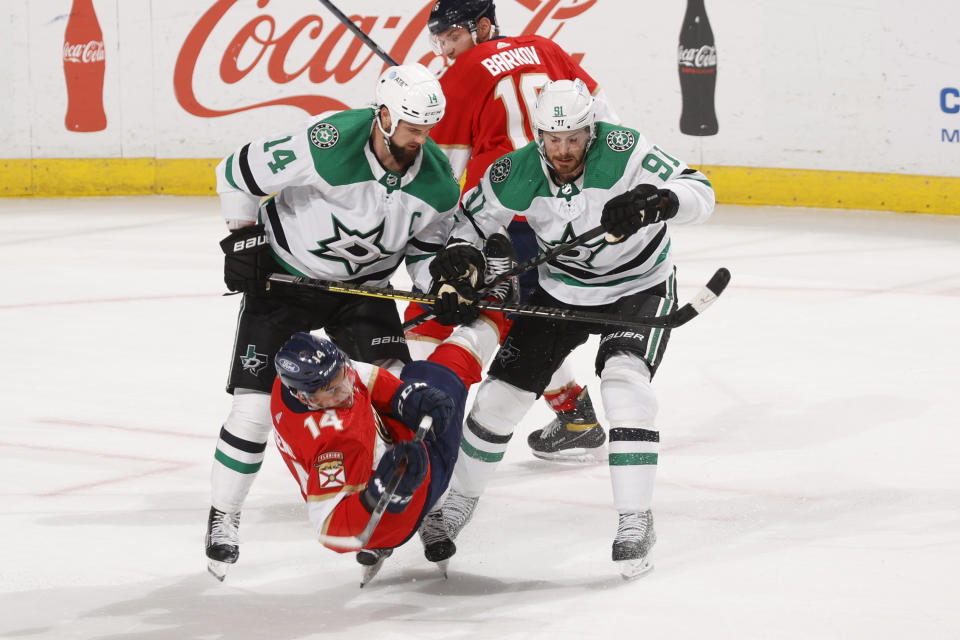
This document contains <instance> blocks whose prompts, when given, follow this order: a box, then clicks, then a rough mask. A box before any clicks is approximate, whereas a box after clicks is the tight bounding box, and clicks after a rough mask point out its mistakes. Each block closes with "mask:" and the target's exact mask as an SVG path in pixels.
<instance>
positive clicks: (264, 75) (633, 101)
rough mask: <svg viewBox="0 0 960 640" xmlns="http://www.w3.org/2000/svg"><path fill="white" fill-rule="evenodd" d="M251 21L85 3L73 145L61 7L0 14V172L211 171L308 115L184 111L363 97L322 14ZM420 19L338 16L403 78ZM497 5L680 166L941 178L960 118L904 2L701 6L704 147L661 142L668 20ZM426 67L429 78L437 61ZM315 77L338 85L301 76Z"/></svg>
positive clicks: (366, 80)
mask: <svg viewBox="0 0 960 640" xmlns="http://www.w3.org/2000/svg"><path fill="white" fill-rule="evenodd" d="M260 4H262V5H264V6H262V7H260V6H258V3H257V2H254V0H219V1H216V2H215V1H213V0H204V1H202V2H195V1H193V0H162V1H161V0H94V6H95V9H96V12H97V15H98V18H99V22H100V25H101V28H102V30H103V34H104V40H105V44H106V59H107V64H106V81H105V89H104V100H105V107H106V112H107V119H108V127H107V129H106V130H105V131H102V132H94V133H74V132H68V131H67V130H66V129H65V127H64V123H63V118H64V112H65V108H66V89H65V86H64V79H63V68H62V60H61V48H62V45H63V32H64V28H65V25H66V15H67V14H68V13H69V10H70V2H69V0H44V1H42V2H28V0H7V2H6V3H5V6H8V7H9V8H10V11H9V14H10V19H8V20H7V21H3V23H2V24H0V59H2V60H4V61H5V64H4V65H2V66H0V80H2V83H3V86H5V87H8V88H10V89H12V90H7V91H4V92H2V94H0V114H2V115H3V117H2V118H0V155H2V157H3V158H12V159H16V158H20V159H23V158H81V157H82V158H92V157H93V158H95V157H124V158H138V157H147V158H149V157H156V158H208V157H209V158H217V157H221V156H224V155H226V154H228V153H229V152H230V151H231V150H232V149H233V148H234V147H235V146H236V145H237V144H238V143H240V142H242V141H244V140H246V139H248V138H249V137H251V133H252V132H256V133H257V134H259V133H266V132H269V131H272V130H278V131H280V130H285V129H287V128H288V127H289V126H290V125H291V124H293V123H296V122H299V121H300V120H302V119H303V118H305V117H307V115H308V112H307V110H305V109H302V108H298V107H295V106H263V107H258V108H255V109H252V110H244V111H240V112H237V113H232V114H228V115H216V116H210V117H207V116H202V115H198V113H200V112H203V111H208V112H218V111H219V112H224V111H230V110H235V109H241V108H244V107H249V106H251V105H256V104H259V103H262V102H265V101H269V100H276V99H289V98H291V97H294V96H312V97H313V98H314V99H315V98H317V97H319V96H325V97H328V98H331V99H333V100H335V101H337V103H338V104H345V105H348V106H350V107H357V106H362V105H363V104H365V103H366V101H367V100H369V99H370V98H371V93H372V91H371V90H372V85H373V81H374V79H375V78H376V76H377V74H378V72H379V70H380V69H381V65H380V63H379V60H378V59H373V60H370V61H367V59H368V57H369V53H368V51H367V50H366V49H361V50H360V52H359V53H358V54H357V55H356V57H355V58H352V57H351V58H350V59H348V60H344V59H343V58H344V54H345V53H346V52H347V51H348V47H349V46H350V45H351V44H352V41H353V37H352V36H351V35H350V34H349V33H347V34H346V35H345V36H344V37H343V38H340V39H331V38H330V36H331V34H332V33H334V30H335V28H336V26H337V24H338V23H337V22H336V21H335V19H334V18H333V16H332V15H331V14H329V13H328V12H327V10H326V9H325V8H324V7H323V6H322V5H320V4H319V3H318V2H316V1H315V0H283V1H280V0H272V1H269V2H261V3H260ZM430 4H431V3H429V2H426V1H424V0H391V1H385V0H369V1H365V2H364V3H362V7H361V8H360V9H358V8H357V7H356V4H354V5H352V6H351V4H350V3H347V2H341V3H340V5H341V6H340V8H341V9H342V10H344V11H358V12H361V13H362V15H363V16H364V17H365V18H367V20H368V23H369V25H370V28H369V31H370V34H371V36H372V37H373V38H374V40H375V41H376V42H378V43H379V44H380V45H381V46H382V47H383V48H384V49H386V50H388V51H392V50H393V48H394V46H395V45H397V43H398V42H400V43H401V44H403V46H402V47H401V51H400V52H399V53H398V56H402V57H400V58H399V59H400V60H401V61H413V60H424V59H425V58H429V57H431V55H432V54H431V52H430V49H429V43H428V40H427V37H426V35H425V33H424V30H423V25H424V24H425V20H426V13H425V12H426V11H428V10H429V6H430ZM497 5H498V13H499V17H500V22H501V24H502V25H503V27H504V31H505V33H507V34H511V35H512V34H516V33H518V32H520V31H522V30H523V29H525V28H527V27H528V26H530V25H534V26H535V27H536V28H535V31H536V32H537V33H539V34H541V35H545V36H548V37H551V36H552V37H554V39H555V40H557V41H558V42H559V43H560V44H561V45H563V46H564V47H565V48H566V49H567V50H568V51H570V52H572V53H581V54H584V58H583V65H584V67H585V68H586V69H587V70H588V71H589V72H590V73H591V74H593V75H594V76H595V77H596V78H597V80H598V81H599V82H600V83H601V85H603V86H604V87H605V88H606V90H607V92H608V95H609V97H610V99H611V101H612V102H613V103H614V105H615V106H616V108H617V110H618V111H619V113H620V115H621V117H622V118H623V120H624V123H625V124H628V125H630V126H634V127H636V128H638V129H640V130H641V131H642V132H643V133H644V134H645V135H647V137H648V138H649V139H650V140H652V141H655V142H657V143H658V144H660V145H661V146H662V147H664V148H665V149H667V150H669V151H670V152H671V153H672V154H674V155H677V156H679V157H683V158H686V159H688V160H689V161H690V162H691V163H694V164H703V165H714V166H717V165H720V166H751V167H778V168H794V169H819V170H833V171H869V172H888V173H905V174H919V175H934V176H956V175H957V174H958V170H957V167H958V166H960V134H957V136H956V137H952V136H953V133H954V132H955V130H957V129H960V109H958V113H951V112H950V111H952V110H953V108H954V107H958V106H960V98H956V97H954V94H953V93H948V94H947V95H946V101H945V104H941V102H942V101H941V92H942V91H943V90H944V89H947V90H948V91H949V90H951V89H956V88H957V87H960V74H958V72H957V62H956V61H957V57H958V53H960V30H958V29H957V24H958V18H960V5H957V4H956V3H945V2H939V1H935V0H917V1H916V2H914V3H912V4H911V6H910V11H909V19H906V16H905V15H904V7H903V4H902V3H900V2H894V1H893V0H853V1H852V2H845V3H842V4H840V5H838V4H837V3H833V2H826V1H813V2H803V3H797V2H793V1H787V0H770V1H768V2H763V3H755V2H747V1H746V0H728V1H721V0H708V1H707V13H708V15H709V18H710V22H711V25H712V27H713V31H714V35H715V39H716V43H717V50H718V56H719V67H718V83H717V93H716V103H717V112H718V119H719V122H720V132H719V134H718V135H716V136H712V137H707V138H694V137H690V136H685V135H682V134H680V133H679V130H678V121H679V115H680V88H679V80H678V78H677V64H676V48H677V40H678V35H679V31H680V25H681V22H682V18H683V12H684V3H683V2H679V1H677V2H668V3H649V2H615V1H614V0H499V1H498V2H497ZM541 13H542V16H541ZM310 16H319V17H320V18H321V19H322V28H321V29H320V31H319V33H317V34H313V33H312V32H311V29H313V28H314V27H316V26H318V23H316V22H309V23H307V24H306V28H303V29H302V30H300V31H296V30H295V31H293V32H292V33H293V34H294V36H295V37H292V38H291V41H290V42H291V46H290V47H289V51H288V53H287V55H286V56H278V55H276V52H277V49H278V45H277V44H271V45H268V46H266V47H263V46H261V45H256V43H254V42H251V41H249V40H247V41H245V42H246V44H245V45H244V46H242V47H241V48H240V49H239V58H238V60H237V61H236V62H234V61H232V58H231V57H230V56H229V55H227V56H226V59H227V61H228V64H227V67H232V68H234V69H236V68H239V69H241V70H246V69H247V68H248V67H249V72H247V73H245V74H234V75H235V76H240V75H242V77H231V76H230V74H229V73H227V77H226V78H225V77H224V74H223V73H222V72H221V62H222V61H223V60H224V58H225V52H226V51H227V49H228V48H229V44H230V42H231V40H233V39H234V37H235V36H237V34H238V33H239V32H240V31H241V29H242V28H244V26H245V25H248V24H250V23H251V22H255V21H259V25H258V27H257V30H255V33H257V34H258V37H260V38H261V39H270V38H269V36H270V28H271V27H272V28H273V36H272V38H273V39H274V40H275V39H278V38H280V36H281V35H283V34H288V33H291V28H292V27H294V25H296V24H297V23H298V21H301V20H308V19H309V17H310ZM301 26H303V25H301ZM408 28H409V31H408ZM404 34H406V36H404ZM261 52H262V53H264V55H263V56H262V57H261V58H260V59H259V61H258V60H257V55H258V53H261ZM315 56H316V57H317V58H318V59H317V60H315V61H314V62H313V63H310V60H311V59H312V58H314V57H315ZM272 58H276V59H275V60H274V63H275V64H274V69H273V75H272V76H271V71H270V62H271V59H272ZM281 58H282V60H281ZM178 61H179V63H180V64H179V65H178ZM364 61H367V62H365V63H364ZM427 62H431V61H430V60H429V59H427ZM361 63H364V64H362V65H361ZM431 64H432V66H433V67H435V68H437V67H438V65H439V60H437V59H433V60H432V63H431ZM308 65H309V66H310V67H311V69H313V70H314V72H315V76H316V77H317V80H316V81H313V80H311V78H310V70H304V71H303V72H302V73H299V75H298V74H297V72H298V71H300V70H301V69H304V68H305V67H307V66H308ZM351 68H354V69H355V70H357V72H356V73H353V72H352V71H349V70H350V69H351ZM332 69H340V72H341V73H340V75H339V76H337V75H334V76H332V77H329V78H325V79H324V78H320V76H324V75H326V73H327V72H329V71H330V70H332ZM324 70H326V71H324ZM284 74H286V75H285V76H284ZM316 74H319V75H316ZM178 95H179V99H178ZM313 104H317V102H316V100H314V101H313ZM944 132H947V135H946V136H945V135H944Z"/></svg>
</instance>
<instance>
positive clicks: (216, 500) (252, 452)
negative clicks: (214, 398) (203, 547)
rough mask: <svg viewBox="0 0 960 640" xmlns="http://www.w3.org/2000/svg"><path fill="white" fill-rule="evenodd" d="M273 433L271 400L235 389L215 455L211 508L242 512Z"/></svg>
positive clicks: (212, 473) (265, 395) (266, 396)
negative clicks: (268, 440) (271, 432)
mask: <svg viewBox="0 0 960 640" xmlns="http://www.w3.org/2000/svg"><path fill="white" fill-rule="evenodd" d="M272 429H273V424H272V422H271V421H270V396H269V395H268V394H266V393H261V392H254V391H246V390H241V389H237V390H236V391H235V392H234V394H233V407H232V408H231V410H230V415H229V416H227V420H226V422H224V424H223V427H222V428H221V429H220V438H219V440H218V441H217V450H216V452H215V453H214V462H213V468H212V470H211V472H210V489H211V491H210V504H212V505H213V506H214V507H216V508H217V509H219V510H221V511H226V512H228V513H235V512H237V511H240V510H241V508H242V507H243V503H244V501H245V500H246V498H247V494H248V493H249V492H250V487H251V486H253V481H254V480H255V479H256V477H257V472H258V471H259V470H260V465H261V464H263V457H264V452H265V450H266V447H267V439H268V437H269V436H270V431H271V430H272Z"/></svg>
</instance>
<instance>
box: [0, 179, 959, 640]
mask: <svg viewBox="0 0 960 640" xmlns="http://www.w3.org/2000/svg"><path fill="white" fill-rule="evenodd" d="M0 224H2V227H0V228H2V229H3V233H2V236H0V264H2V265H3V267H2V272H0V273H2V278H0V326H2V350H0V353H2V363H3V365H2V372H3V373H2V383H0V389H2V392H0V393H2V397H3V402H2V406H3V415H2V418H0V425H2V433H0V481H2V485H0V496H2V501H0V636H2V637H4V638H26V639H30V640H40V639H44V640H46V639H54V638H56V639H63V638H108V639H120V638H137V639H141V638H142V639H147V640H159V639H163V640H166V639H196V640H201V639H207V638H223V639H226V640H243V639H247V638H270V639H271V640H293V639H296V638H330V637H340V638H344V637H348V638H408V637H409V638H418V639H429V638H444V639H448V638H473V637H490V638H498V639H501V638H511V639H513V638H542V637H546V638H551V639H557V638H613V637H622V638H706V639H710V640H714V639H721V638H764V639H766V638H805V639H806V638H871V639H873V638H898V639H899V638H908V637H909V638H923V639H930V638H937V639H939V638H958V637H960V613H958V608H960V606H958V603H960V581H958V578H957V576H958V575H960V446H958V445H960V420H958V418H957V416H958V413H960V400H958V399H957V372H958V366H957V362H958V359H960V330H958V329H960V322H958V321H960V218H957V217H935V216H922V215H898V214H890V213H876V212H860V211H856V212H844V211H820V210H800V209H794V210H790V209H777V208H759V207H757V208H748V207H734V206H720V207H719V208H718V211H717V213H716V214H715V216H714V218H713V219H712V220H711V221H710V222H708V223H707V224H706V225H703V226H700V227H687V228H684V227H675V228H674V229H673V237H674V242H673V248H674V252H675V256H676V261H677V263H678V265H679V275H680V280H681V285H682V286H681V288H680V293H681V298H682V299H687V298H689V297H690V296H691V295H693V294H694V293H695V292H696V291H697V290H698V289H699V287H700V286H701V285H702V284H703V283H704V282H705V281H706V280H707V278H708V277H709V276H710V275H711V274H712V273H713V271H714V270H715V269H716V268H718V267H720V266H726V267H728V268H729V269H730V270H731V272H732V274H733V279H732V282H731V285H730V288H729V289H728V290H727V292H726V293H724V294H723V296H722V297H721V298H720V299H719V300H718V301H717V302H716V303H715V304H714V306H713V307H711V308H710V309H709V310H708V311H707V312H706V313H705V314H704V315H703V316H702V317H699V318H696V319H695V320H694V321H693V322H691V323H690V324H689V325H687V326H684V327H682V328H680V329H677V330H676V331H675V332H674V333H673V335H672V337H671V341H670V347H669V349H668V350H667V355H666V359H665V361H664V364H663V366H662V367H661V369H660V371H659V373H658V375H657V377H656V378H655V386H656V388H657V391H658V394H659V398H660V403H661V412H660V417H659V426H660V429H661V439H662V451H661V456H660V465H659V475H658V481H657V489H656V492H655V496H654V510H655V514H656V526H657V532H658V536H659V542H658V544H657V545H656V547H655V549H654V555H653V559H654V563H655V569H654V571H653V572H652V573H650V574H648V575H647V576H646V577H644V578H642V579H640V580H637V581H635V582H631V583H625V582H624V581H623V580H621V578H620V577H619V575H618V574H617V571H616V568H615V567H614V565H613V563H612V562H611V561H610V545H611V541H612V539H613V535H614V533H615V530H616V522H617V518H616V514H615V513H614V511H613V509H612V506H611V500H612V499H611V490H610V481H609V478H608V473H607V469H606V467H605V466H604V465H603V464H596V465H590V466H557V465H553V464H549V463H546V462H542V461H538V460H535V459H534V458H532V457H531V455H530V453H529V451H528V450H527V447H526V443H525V439H526V434H527V433H528V432H530V431H532V430H533V429H535V428H537V427H539V426H541V425H542V424H543V423H545V422H546V421H547V420H548V418H549V413H548V410H547V409H546V407H545V406H544V405H542V403H538V405H537V406H536V408H535V409H534V410H532V411H531V413H530V414H529V415H528V416H527V418H526V419H525V420H524V423H523V424H522V425H520V426H519V427H518V428H517V434H516V437H515V438H514V442H513V444H512V447H511V449H510V450H509V451H508V453H507V456H506V458H505V459H504V462H503V464H502V465H501V467H500V469H499V471H498V473H497V475H496V476H495V477H494V480H493V483H492V486H491V488H490V490H489V491H488V492H487V493H486V494H485V495H484V497H483V498H482V499H481V502H480V506H479V508H478V512H477V515H476V518H475V519H474V522H473V523H472V524H471V525H470V526H469V527H468V528H467V529H466V530H465V532H464V533H463V535H462V536H461V538H460V540H459V541H458V542H459V548H460V552H459V553H458V554H457V555H456V556H455V557H454V559H453V561H452V562H451V565H450V576H449V579H447V580H443V579H441V578H439V577H438V574H437V573H436V572H435V570H434V569H433V567H432V566H429V565H428V563H427V562H426V560H424V558H423V556H422V552H421V548H420V545H419V542H418V541H417V540H416V539H414V540H412V541H411V542H410V543H408V544H407V545H406V546H405V547H403V548H401V549H399V550H398V551H397V553H395V554H394V556H393V558H391V559H390V560H389V561H388V563H387V565H386V566H385V567H384V569H383V571H382V572H381V573H380V575H379V576H378V577H377V579H376V580H375V581H374V582H373V583H372V584H370V585H368V586H367V587H366V588H364V589H363V590H361V589H359V588H358V584H359V575H360V569H359V565H358V564H357V563H356V562H355V560H354V558H353V556H352V554H347V555H342V556H341V555H337V554H335V553H333V552H331V551H329V550H327V549H324V548H322V547H321V546H320V545H319V544H318V543H317V542H316V541H315V540H314V539H313V538H312V536H311V532H310V528H309V526H308V524H307V521H306V518H305V515H304V507H303V504H302V502H301V498H300V495H299V492H298V490H297V486H296V484H295V482H294V480H293V479H292V478H291V477H289V476H288V474H287V471H286V469H285V468H284V467H283V465H282V463H281V461H280V459H279V457H278V456H277V455H276V452H275V451H273V450H272V448H271V449H268V451H269V453H268V456H267V459H266V461H265V463H264V468H263V471H262V472H261V474H260V477H259V479H258V480H257V482H256V484H255V485H254V488H253V491H252V493H251V496H250V498H249V500H248V502H247V505H246V507H245V509H244V512H243V521H242V526H241V536H242V541H243V544H242V547H241V556H240V561H239V563H238V564H237V565H236V566H235V567H234V568H233V569H232V570H231V572H230V574H229V576H228V577H227V580H226V582H225V583H223V584H220V583H218V582H216V581H214V580H213V579H212V578H211V577H210V576H209V575H207V574H206V572H205V570H204V563H203V560H202V537H203V532H204V527H205V518H206V514H207V509H208V504H209V502H208V501H209V480H208V478H209V470H210V466H211V462H212V459H213V458H212V457H213V451H214V446H215V442H216V438H217V434H218V431H219V428H220V423H221V421H222V420H223V418H224V417H225V415H226V413H227V409H228V406H229V397H228V396H227V394H226V393H225V392H224V390H223V385H224V378H225V373H226V367H227V360H228V357H229V351H230V348H231V344H232V340H233V330H234V322H235V317H236V313H237V309H238V304H239V300H238V298H237V297H234V296H231V297H223V296H222V295H221V293H222V291H223V285H222V282H221V275H222V271H221V265H222V257H221V254H220V250H219V248H218V247H217V242H218V240H219V239H220V238H221V237H222V236H223V235H225V232H224V226H223V222H222V220H221V219H220V217H219V213H218V205H217V202H216V200H215V199H214V198H173V197H145V198H108V199H100V198H97V199H78V200H14V199H7V200H3V199H0ZM395 284H397V285H402V284H404V281H402V280H398V281H397V282H395ZM594 344H595V343H593V342H591V343H588V345H587V346H586V347H584V348H582V349H581V350H579V351H578V352H577V353H576V355H575V357H576V359H577V360H576V362H577V366H578V368H579V370H580V371H581V376H580V378H581V381H583V382H586V383H589V384H592V385H594V386H596V385H597V381H596V379H595V378H594V377H593V367H592V361H593V354H592V352H591V351H590V347H591V346H593V345H594ZM594 398H595V399H597V400H598V399H599V394H598V393H597V394H594ZM601 416H602V411H601Z"/></svg>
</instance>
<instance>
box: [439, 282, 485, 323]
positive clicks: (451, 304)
mask: <svg viewBox="0 0 960 640" xmlns="http://www.w3.org/2000/svg"><path fill="white" fill-rule="evenodd" d="M439 295H440V299H439V300H437V302H436V303H435V304H434V305H433V315H435V316H436V317H437V322H439V323H440V324H443V325H446V326H448V327H452V326H454V325H458V324H470V323H471V322H473V321H474V320H476V319H477V318H479V317H480V309H478V308H477V307H475V306H473V305H472V304H470V303H469V302H464V300H463V298H462V297H460V296H459V295H458V294H457V293H455V292H454V291H444V292H442V293H440V294H439Z"/></svg>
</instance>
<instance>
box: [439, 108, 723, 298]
mask: <svg viewBox="0 0 960 640" xmlns="http://www.w3.org/2000/svg"><path fill="white" fill-rule="evenodd" d="M641 183H647V184H652V185H654V186H656V187H657V188H666V189H670V190H671V191H673V192H674V193H676V194H677V199H678V200H679V202H680V209H679V211H678V213H677V215H676V217H675V218H673V219H671V220H670V223H671V224H673V223H680V224H690V223H700V222H703V221H705V220H707V219H708V218H709V217H710V214H711V213H712V212H713V208H714V204H715V202H716V200H715V197H714V193H713V187H711V186H710V182H709V181H708V180H707V178H706V176H704V175H703V174H702V173H700V172H699V171H695V170H693V169H690V168H689V167H688V166H687V165H686V164H685V163H683V162H682V161H680V160H677V159H676V158H674V157H672V156H670V155H668V154H667V153H666V152H665V151H663V150H662V149H660V148H659V147H657V146H656V145H651V144H649V143H648V142H647V141H646V139H644V137H643V136H641V135H640V134H639V133H638V132H637V131H634V130H633V129H628V128H626V127H622V126H617V125H612V124H608V123H605V122H598V123H597V138H596V140H594V142H593V144H592V145H591V147H590V149H589V150H588V151H587V157H586V165H585V167H584V171H583V174H581V176H580V177H579V178H577V180H576V181H574V182H572V183H569V184H565V185H562V186H558V185H557V184H555V183H554V182H553V180H552V179H551V178H550V173H549V170H548V168H547V165H546V163H545V162H544V161H543V160H542V158H541V157H540V153H539V151H538V149H537V145H536V143H530V144H528V145H527V146H525V147H523V148H521V149H518V150H516V151H514V152H512V153H508V154H507V155H505V156H503V157H501V158H500V159H499V160H497V161H496V162H495V163H493V164H492V165H491V166H490V168H488V169H487V171H486V173H484V176H483V178H482V179H481V181H480V184H479V185H478V186H477V188H476V189H473V190H472V191H470V192H468V193H467V194H466V195H465V196H464V199H463V202H464V207H465V209H466V210H467V212H468V213H469V214H470V215H471V217H472V218H473V223H471V221H470V220H466V219H459V220H458V222H457V226H456V228H455V229H454V232H453V235H455V236H457V237H461V238H465V239H467V240H470V241H472V242H475V243H477V244H479V235H478V234H477V229H476V228H475V227H474V224H476V227H478V228H479V229H480V230H481V231H482V232H483V233H484V235H489V234H491V233H493V232H495V231H496V230H497V229H498V228H499V227H500V226H501V225H502V226H506V225H507V224H509V222H510V220H511V219H512V218H513V217H514V216H515V215H522V216H525V217H526V219H527V222H528V223H529V224H530V227H531V228H532V229H533V231H534V233H535V234H536V236H537V242H538V244H539V246H540V250H541V251H546V250H549V249H550V248H551V247H553V246H555V245H557V244H560V243H563V242H567V241H569V240H570V239H572V238H573V237H575V236H577V235H580V234H582V233H584V232H586V231H589V230H591V229H593V228H594V227H597V226H599V224H600V214H601V213H602V212H603V206H604V204H605V203H606V202H607V201H608V200H610V199H611V198H613V197H614V196H617V195H619V194H621V193H624V192H626V191H628V190H630V189H632V188H633V187H635V186H637V185H638V184H641ZM672 272H673V262H672V259H671V256H670V235H669V233H668V231H667V224H666V223H662V222H661V223H658V224H653V225H649V226H647V227H644V228H642V229H640V231H638V232H637V233H635V234H634V235H632V236H630V237H629V238H627V239H626V240H624V241H622V242H619V243H617V244H608V243H607V242H606V241H605V240H604V239H603V238H602V237H601V238H600V239H598V240H594V241H592V242H590V243H588V244H586V245H583V246H581V247H578V248H576V249H572V250H571V251H569V252H567V253H565V254H564V255H563V256H562V257H560V258H557V259H554V260H551V261H550V262H548V263H546V264H543V265H541V266H540V271H539V278H540V286H542V287H543V288H544V290H546V291H547V293H549V294H550V295H551V296H553V297H554V298H556V299H558V300H561V301H563V302H566V303H568V304H572V305H580V306H595V305H602V304H607V303H610V302H614V301H615V300H617V299H619V298H622V297H623V296H626V295H630V294H632V293H636V292H638V291H642V290H644V289H648V288H650V287H652V286H654V285H656V284H659V283H660V282H663V281H665V280H666V279H667V278H668V277H669V276H670V274H671V273H672Z"/></svg>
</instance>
